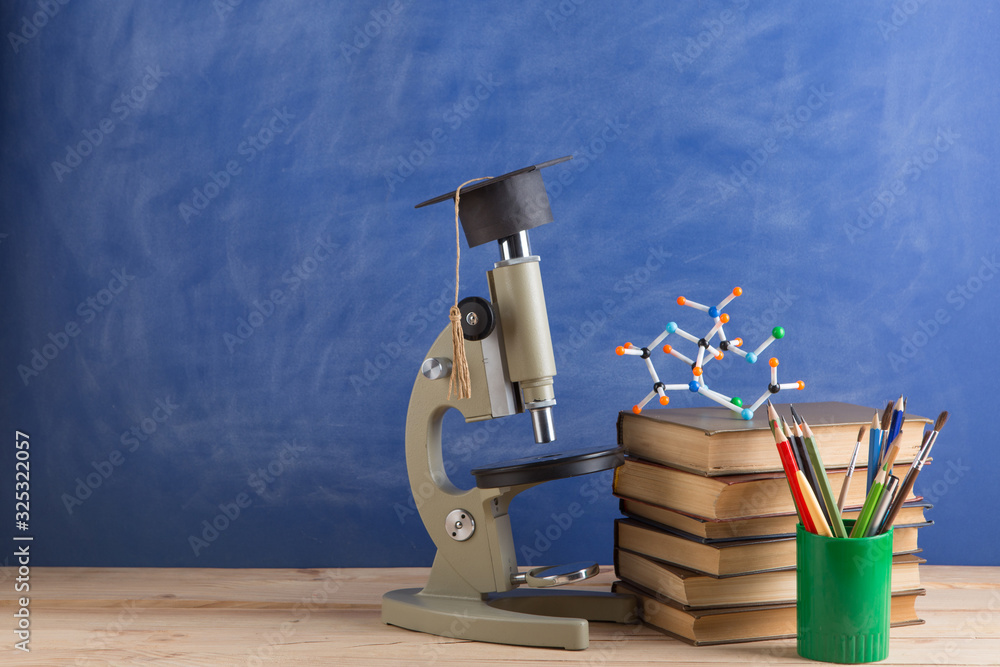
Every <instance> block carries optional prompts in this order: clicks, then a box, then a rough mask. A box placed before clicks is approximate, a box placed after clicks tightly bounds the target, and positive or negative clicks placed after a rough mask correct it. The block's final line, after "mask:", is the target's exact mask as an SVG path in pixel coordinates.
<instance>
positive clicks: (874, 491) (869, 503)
mask: <svg viewBox="0 0 1000 667" xmlns="http://www.w3.org/2000/svg"><path fill="white" fill-rule="evenodd" d="M884 488H885V485H884V484H883V483H882V482H881V481H879V480H877V479H876V480H875V481H874V482H872V488H871V489H869V491H868V497H867V498H865V504H864V506H862V508H861V514H860V515H859V516H858V520H857V521H856V522H855V523H854V528H852V529H851V537H864V536H865V533H866V532H868V524H869V523H871V520H872V515H873V514H875V507H876V506H878V501H879V500H880V499H881V498H882V489H884Z"/></svg>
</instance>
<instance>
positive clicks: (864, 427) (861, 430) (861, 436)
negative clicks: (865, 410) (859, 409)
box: [858, 425, 868, 442]
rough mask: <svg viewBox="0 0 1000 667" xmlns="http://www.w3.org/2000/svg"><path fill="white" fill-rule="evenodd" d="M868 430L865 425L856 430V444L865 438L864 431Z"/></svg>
mask: <svg viewBox="0 0 1000 667" xmlns="http://www.w3.org/2000/svg"><path fill="white" fill-rule="evenodd" d="M866 428H868V426H867V425H865V426H862V427H861V428H859V429H858V442H861V441H862V440H864V438H865V429H866Z"/></svg>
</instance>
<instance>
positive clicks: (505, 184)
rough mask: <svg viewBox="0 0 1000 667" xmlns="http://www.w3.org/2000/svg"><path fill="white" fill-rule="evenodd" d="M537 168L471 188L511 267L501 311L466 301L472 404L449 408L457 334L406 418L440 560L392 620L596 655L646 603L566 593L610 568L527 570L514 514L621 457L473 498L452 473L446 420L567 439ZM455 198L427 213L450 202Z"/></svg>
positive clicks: (470, 226)
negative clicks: (508, 421)
mask: <svg viewBox="0 0 1000 667" xmlns="http://www.w3.org/2000/svg"><path fill="white" fill-rule="evenodd" d="M571 158H572V156H567V157H564V158H559V159H556V160H552V161H549V162H545V163H542V164H537V165H533V166H530V167H526V168H524V169H520V170H518V171H514V172H511V173H508V174H504V175H503V176H499V177H496V178H490V179H488V180H484V181H480V182H478V183H475V184H472V185H467V186H466V187H463V188H462V189H461V190H460V195H459V196H460V200H459V206H460V210H459V218H460V219H461V222H462V227H463V229H464V231H465V237H466V240H467V241H468V244H469V247H470V248H473V247H476V246H478V245H481V244H484V243H487V242H490V241H497V242H498V244H499V251H500V260H499V261H498V262H496V263H495V264H494V268H493V269H492V270H491V271H488V272H487V279H488V284H489V299H484V298H482V297H475V296H474V297H468V298H465V299H463V300H462V301H461V302H460V303H459V308H460V310H461V327H462V336H463V338H464V345H465V354H466V358H467V361H468V367H469V380H470V385H471V389H472V391H471V394H472V395H471V397H470V398H465V399H462V400H458V399H457V398H454V397H449V377H450V375H451V374H452V372H453V371H454V370H455V369H454V368H453V359H452V355H453V348H452V330H451V327H450V326H449V327H446V328H445V329H444V330H443V331H442V332H441V334H440V335H439V336H438V337H437V340H435V342H434V344H433V345H432V346H431V348H430V350H429V351H428V353H427V357H426V358H425V360H424V361H423V363H422V364H421V367H420V372H419V373H418V374H417V378H416V381H415V382H414V384H413V392H412V393H411V395H410V404H409V408H408V410H407V415H406V469H407V473H408V476H409V482H410V489H411V490H412V492H413V496H414V498H416V499H419V502H418V503H417V507H418V509H419V512H420V518H421V519H422V520H423V523H424V527H425V528H426V530H427V532H428V534H429V535H430V537H431V539H432V540H433V541H434V544H435V546H436V547H437V553H436V555H435V557H434V562H433V564H432V566H431V572H430V576H429V579H428V581H427V584H426V585H425V586H424V588H423V589H416V588H413V589H403V590H395V591H390V592H388V593H386V594H385V596H384V597H383V598H382V620H383V622H385V623H388V624H390V625H395V626H399V627H402V628H408V629H410V630H416V631H419V632H426V633H430V634H435V635H441V636H445V637H455V638H460V639H468V640H475V641H484V642H493V643H500V644H515V645H521V646H545V647H559V648H565V649H572V650H581V649H585V648H587V646H588V644H589V625H588V621H608V622H618V623H634V622H637V621H638V616H637V613H636V611H637V609H636V600H635V598H634V597H632V596H629V595H621V594H617V593H610V592H596V591H573V590H552V588H553V587H555V586H561V585H563V584H568V583H572V582H576V581H582V580H585V579H589V578H590V577H592V576H594V575H595V574H597V573H598V566H597V564H596V563H588V562H582V563H571V564H568V565H556V566H548V567H538V568H533V569H531V570H528V571H524V572H522V571H521V570H520V569H519V567H518V564H517V554H516V550H515V547H514V539H513V536H512V533H511V523H510V517H509V515H508V508H509V507H510V503H511V501H512V500H513V499H514V497H515V496H516V495H517V494H519V493H521V492H522V491H525V490H527V489H530V488H531V487H533V486H536V485H538V484H541V483H543V482H547V481H551V480H555V479H563V478H566V477H574V476H577V475H584V474H589V473H593V472H600V471H602V470H610V469H613V468H616V467H618V466H620V465H621V464H622V462H623V452H622V449H621V448H615V449H589V450H587V449H585V450H577V451H571V452H566V453H561V454H548V455H542V456H534V457H530V456H529V457H526V458H522V459H516V460H513V461H505V462H502V463H497V464H493V465H489V466H485V467H481V468H477V469H474V470H472V471H471V472H472V475H473V476H474V477H475V480H476V486H475V488H472V489H460V488H458V487H457V486H455V485H454V484H453V483H452V482H451V480H450V479H449V478H448V475H447V473H446V472H445V465H444V458H443V453H442V444H441V432H442V428H441V427H442V421H443V419H444V415H445V413H446V412H447V411H448V410H450V409H455V410H458V411H459V412H460V413H461V414H462V416H463V417H464V418H465V421H466V422H467V423H471V422H478V421H484V420H488V419H499V418H501V417H508V416H512V415H516V414H520V413H523V412H525V411H527V412H528V413H529V414H530V415H531V425H532V429H533V430H534V436H535V442H536V443H538V444H544V443H550V442H553V441H554V440H555V437H556V435H555V427H554V423H553V418H552V408H553V406H555V404H556V399H555V393H554V390H553V377H554V376H555V374H556V366H555V358H554V354H553V350H552V339H551V335H550V333H549V322H548V314H547V311H546V308H545V295H544V293H543V291H542V278H541V272H540V270H539V257H538V256H537V255H532V254H531V246H530V243H529V239H528V230H530V229H532V228H534V227H537V226H539V225H543V224H547V223H549V222H552V212H551V209H550V207H549V200H548V196H547V194H546V192H545V185H544V182H543V180H542V175H541V169H543V168H545V167H549V166H552V165H554V164H558V163H560V162H564V161H566V160H569V159H571ZM454 198H455V193H449V194H445V195H442V196H440V197H437V198H434V199H431V200H428V201H426V202H423V203H422V204H419V205H418V206H417V208H419V207H421V206H427V205H429V204H435V203H438V202H442V201H447V200H449V199H454Z"/></svg>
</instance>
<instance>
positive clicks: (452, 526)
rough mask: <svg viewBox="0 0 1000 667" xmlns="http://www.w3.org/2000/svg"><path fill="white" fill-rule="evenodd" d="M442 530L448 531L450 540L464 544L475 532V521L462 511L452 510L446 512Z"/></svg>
mask: <svg viewBox="0 0 1000 667" xmlns="http://www.w3.org/2000/svg"><path fill="white" fill-rule="evenodd" d="M444 529H445V530H446V531H448V534H449V535H450V536H451V539H453V540H455V541H456V542H464V541H466V540H467V539H469V538H470V537H472V534H473V533H474V532H476V520H475V519H473V518H472V515H471V514H470V513H469V512H467V511H465V510H463V509H454V510H452V511H450V512H448V516H446V517H445V518H444Z"/></svg>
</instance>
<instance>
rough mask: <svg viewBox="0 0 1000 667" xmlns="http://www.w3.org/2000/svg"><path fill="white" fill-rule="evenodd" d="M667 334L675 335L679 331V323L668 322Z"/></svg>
mask: <svg viewBox="0 0 1000 667" xmlns="http://www.w3.org/2000/svg"><path fill="white" fill-rule="evenodd" d="M666 329H667V333H673V332H675V331H677V322H667V326H666Z"/></svg>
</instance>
